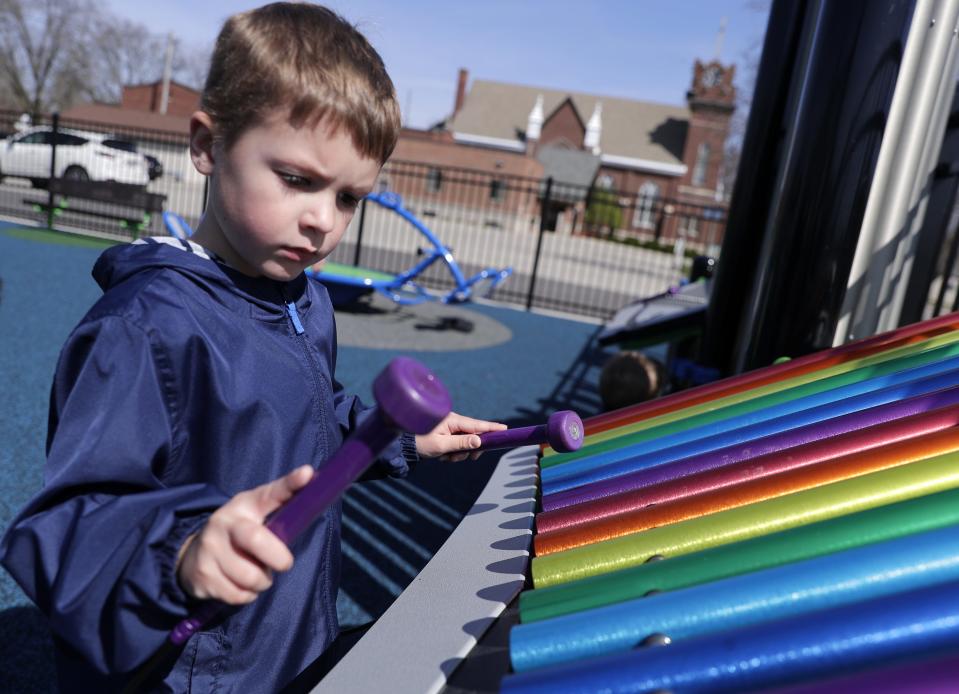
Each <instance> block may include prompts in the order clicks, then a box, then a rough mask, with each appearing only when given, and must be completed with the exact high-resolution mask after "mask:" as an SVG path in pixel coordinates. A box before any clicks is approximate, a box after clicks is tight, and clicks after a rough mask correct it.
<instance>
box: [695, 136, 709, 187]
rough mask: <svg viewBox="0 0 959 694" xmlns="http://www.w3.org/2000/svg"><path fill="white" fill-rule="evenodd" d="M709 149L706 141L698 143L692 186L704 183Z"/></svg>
mask: <svg viewBox="0 0 959 694" xmlns="http://www.w3.org/2000/svg"><path fill="white" fill-rule="evenodd" d="M709 150H710V148H709V144H707V143H706V142H703V143H702V144H700V145H699V149H697V150H696V166H694V167H693V180H692V183H693V185H694V186H702V185H704V184H705V183H706V169H707V167H708V166H709V155H710V151H709Z"/></svg>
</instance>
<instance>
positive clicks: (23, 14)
mask: <svg viewBox="0 0 959 694" xmlns="http://www.w3.org/2000/svg"><path fill="white" fill-rule="evenodd" d="M166 40H167V39H166V37H165V36H159V35H156V34H153V33H151V32H150V31H149V30H148V29H147V28H146V27H145V26H144V25H142V24H139V23H137V22H133V21H130V20H128V19H124V18H121V17H118V16H116V15H114V14H112V13H110V12H108V11H106V10H103V9H101V8H100V7H98V6H96V5H95V4H94V2H93V0H0V100H2V102H3V103H4V104H9V105H10V106H12V107H13V108H16V109H19V110H22V111H24V112H26V113H29V114H31V116H37V115H39V114H41V113H44V112H48V111H51V110H54V109H64V108H67V107H69V106H70V105H72V104H74V103H76V102H78V101H99V102H118V101H119V100H120V97H121V93H122V90H123V87H124V85H129V84H142V83H144V82H153V81H155V80H159V79H161V78H162V76H163V67H164V57H165V48H166ZM209 55H210V49H206V48H196V47H190V48H179V47H178V48H177V49H176V50H175V52H174V63H173V75H174V78H175V79H177V80H179V81H182V82H183V83H185V84H187V85H189V86H193V87H199V86H201V85H202V83H203V81H204V79H205V77H206V70H207V63H208V62H209Z"/></svg>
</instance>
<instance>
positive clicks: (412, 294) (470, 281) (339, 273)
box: [307, 191, 513, 306]
mask: <svg viewBox="0 0 959 694" xmlns="http://www.w3.org/2000/svg"><path fill="white" fill-rule="evenodd" d="M366 199H367V200H370V201H372V202H375V203H377V204H378V205H380V206H382V207H384V208H386V209H388V210H392V211H393V212H395V213H396V214H398V215H399V216H400V217H402V218H403V219H404V220H406V221H407V222H408V223H409V224H411V225H412V226H413V228H414V229H416V230H417V231H418V232H420V233H421V234H422V235H423V236H425V237H426V239H427V241H429V244H430V245H429V248H427V249H425V250H422V249H421V252H422V253H423V255H424V256H425V257H424V258H423V259H422V260H421V261H420V262H418V263H417V264H416V265H414V266H413V267H412V268H410V269H409V270H406V271H405V272H401V273H399V274H397V275H390V274H388V273H384V272H377V271H375V270H369V269H366V268H361V267H354V266H351V265H343V264H340V263H331V262H327V263H324V264H323V266H322V268H321V269H320V270H319V271H314V270H312V269H311V270H307V274H308V275H310V276H311V277H314V278H315V279H317V280H319V281H320V282H322V283H323V284H324V285H326V287H327V289H328V290H329V292H330V299H331V300H332V301H333V305H334V306H341V305H344V304H348V303H352V302H353V301H356V300H357V299H359V298H360V297H361V296H364V295H366V294H370V293H372V292H374V291H375V292H379V293H380V294H382V295H383V296H386V297H388V298H389V299H391V300H393V301H395V302H396V303H398V304H405V305H409V304H418V303H421V302H423V301H428V300H432V301H442V302H443V303H445V304H458V303H462V302H464V301H469V300H470V299H472V298H473V297H474V296H475V295H476V288H477V286H478V285H480V283H486V284H485V285H484V286H485V292H483V296H489V295H490V294H491V293H492V292H493V290H494V289H495V288H496V286H497V285H499V283H500V282H502V281H503V280H505V279H506V278H507V277H509V276H510V275H511V274H513V269H512V268H510V267H507V268H503V269H501V270H497V269H494V268H485V269H483V270H481V271H480V272H478V273H476V274H475V275H473V276H472V277H469V278H467V277H466V275H465V274H464V273H463V271H462V270H461V269H460V266H459V265H458V264H457V263H456V260H455V259H454V258H453V252H452V250H451V249H449V248H447V247H446V246H445V245H443V243H442V242H441V241H440V240H439V238H438V237H437V236H436V234H434V233H433V232H432V231H431V230H430V228H429V227H427V226H426V225H425V224H424V223H423V222H422V221H421V220H419V219H418V218H417V217H416V216H415V215H414V214H413V213H412V212H410V211H409V210H408V209H406V208H405V207H403V200H402V198H400V196H399V195H397V194H396V193H392V192H388V191H384V192H382V193H371V194H370V195H368V196H367V197H366ZM439 261H442V262H443V263H445V264H446V267H447V269H448V270H449V272H450V274H451V275H452V276H453V281H454V283H455V286H454V287H453V288H452V289H450V290H449V291H448V292H446V293H442V294H436V293H433V292H430V291H429V290H427V289H426V288H425V287H424V286H423V285H422V284H420V283H418V282H417V281H416V278H417V277H418V276H419V275H421V274H422V273H423V272H425V271H426V270H427V269H428V268H429V267H431V266H432V265H433V264H434V263H436V262H439Z"/></svg>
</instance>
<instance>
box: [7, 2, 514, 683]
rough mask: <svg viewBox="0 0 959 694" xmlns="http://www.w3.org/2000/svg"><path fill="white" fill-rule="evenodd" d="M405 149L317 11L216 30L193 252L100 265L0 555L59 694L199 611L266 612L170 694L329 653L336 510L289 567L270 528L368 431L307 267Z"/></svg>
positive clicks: (189, 665) (197, 648)
mask: <svg viewBox="0 0 959 694" xmlns="http://www.w3.org/2000/svg"><path fill="white" fill-rule="evenodd" d="M398 131H399V109H398V106H397V103H396V98H395V94H394V89H393V85H392V82H391V81H390V79H389V76H388V75H387V73H386V70H385V68H384V66H383V63H382V61H381V59H380V57H379V56H378V55H377V53H376V52H375V51H374V50H373V48H372V47H371V46H370V45H369V44H368V42H367V41H366V39H365V38H364V37H363V36H362V35H361V34H360V33H359V32H357V31H356V30H355V29H354V28H353V27H352V26H350V25H349V24H348V23H346V22H345V21H344V20H343V19H342V18H340V17H339V16H337V15H336V14H334V13H333V12H331V11H329V10H327V9H325V8H322V7H319V6H316V5H309V4H299V3H296V4H293V3H290V4H287V3H276V4H272V5H267V6H265V7H262V8H260V9H257V10H253V11H250V12H244V13H241V14H238V15H235V16H233V17H231V18H230V19H229V20H228V21H227V22H226V24H225V25H224V27H223V29H222V31H221V33H220V35H219V37H218V39H217V43H216V47H215V50H214V54H213V57H212V63H211V68H210V73H209V77H208V79H207V83H206V86H205V89H204V92H203V97H202V102H201V110H200V111H198V112H197V113H195V114H194V115H193V117H192V118H191V122H190V151H191V156H192V159H193V162H194V164H195V166H196V168H197V169H198V170H199V171H200V172H201V173H202V174H204V175H206V176H209V177H210V199H209V206H208V209H207V211H206V214H205V216H204V217H203V219H202V221H201V222H200V224H199V226H198V228H197V231H196V233H195V234H194V236H193V237H192V239H191V240H189V241H176V240H173V239H167V238H163V239H160V238H158V239H148V240H145V241H140V242H137V243H134V244H130V245H123V246H117V247H114V248H111V249H110V250H108V251H106V252H105V253H104V254H103V255H102V256H101V258H100V259H99V260H98V262H97V264H96V266H95V268H94V277H95V278H96V279H97V281H98V282H99V283H100V285H101V286H102V287H103V289H104V292H105V293H104V296H103V297H102V298H101V299H100V300H99V301H98V302H97V304H96V305H95V306H94V307H93V308H92V309H91V310H90V312H89V313H88V314H87V315H86V317H85V318H84V319H83V320H82V321H81V323H80V324H79V325H78V326H77V327H76V328H75V330H74V331H73V333H72V334H71V335H70V338H69V339H68V341H67V344H66V345H65V346H64V348H63V351H62V353H61V356H60V360H59V363H58V366H57V373H56V376H55V379H54V384H53V390H52V394H51V406H50V422H49V433H48V440H47V452H48V459H47V466H46V469H45V484H44V488H43V490H42V491H41V492H40V493H39V494H38V495H37V496H36V497H35V498H34V499H33V500H32V501H31V502H30V503H29V505H28V506H27V508H25V509H24V510H23V511H22V512H21V513H20V515H19V516H18V517H17V518H16V519H15V520H14V522H13V523H12V524H11V526H10V528H9V530H8V532H7V533H6V535H5V537H4V538H3V543H2V545H0V558H2V562H3V564H4V566H5V567H6V568H7V569H8V570H9V571H10V573H11V574H12V575H13V577H14V578H15V579H16V580H17V581H18V582H19V584H20V585H21V586H22V587H23V588H24V590H25V591H26V592H27V594H28V595H29V596H30V597H31V598H32V599H33V600H34V601H35V602H36V603H37V605H38V606H39V607H40V608H41V610H42V611H43V612H44V613H45V614H47V615H48V617H49V620H50V624H51V628H52V631H53V634H54V641H55V647H56V655H57V666H58V678H59V682H60V688H61V690H62V691H83V692H90V691H112V690H116V689H118V688H120V687H121V686H122V685H123V683H124V682H125V681H127V680H128V679H129V677H130V674H131V673H132V672H134V671H135V670H136V669H137V668H138V667H139V666H140V665H141V664H142V663H143V662H144V661H145V660H147V659H148V658H149V656H150V655H151V654H152V653H153V652H154V651H155V650H156V649H157V648H158V647H159V646H160V645H161V644H162V643H163V641H164V640H165V639H166V637H167V634H168V633H169V631H170V629H171V628H172V627H173V626H174V625H176V624H177V623H178V622H179V621H180V620H181V619H183V618H184V617H185V616H186V615H187V614H188V613H189V611H190V609H191V608H192V607H193V606H194V605H195V604H196V603H197V602H198V601H200V600H204V599H216V600H219V601H222V602H225V603H229V604H234V605H241V604H244V603H250V602H253V601H254V599H255V598H257V596H259V599H258V600H256V602H254V603H253V604H252V605H248V606H247V607H246V608H245V609H243V610H239V611H238V612H236V613H235V614H233V615H232V616H230V617H229V618H227V619H226V620H224V621H222V622H221V623H219V624H217V625H214V626H212V627H211V628H209V629H208V630H207V631H203V632H201V633H198V634H196V635H195V636H194V637H193V638H192V639H191V640H190V641H189V642H188V643H187V646H186V648H185V649H184V651H183V652H182V653H181V654H180V656H179V659H178V660H176V662H175V663H172V664H170V665H168V666H167V668H166V669H165V670H164V671H163V672H162V673H161V675H160V677H161V678H162V679H163V685H162V688H163V691H176V692H185V691H199V692H207V691H215V690H221V689H222V690H223V691H236V692H272V691H277V690H279V689H281V688H282V687H283V686H284V685H286V684H288V683H289V682H291V681H292V680H293V679H294V678H295V677H296V675H297V674H298V673H300V672H301V671H303V670H304V669H305V668H306V667H307V665H309V664H310V663H311V662H312V661H313V660H314V659H316V658H317V656H319V655H320V653H321V652H323V650H324V649H326V648H327V646H328V645H329V644H330V642H331V641H332V640H333V639H334V638H335V637H336V635H337V632H338V624H337V621H336V606H335V602H336V592H337V583H338V580H339V569H340V556H339V552H340V548H339V523H340V509H339V505H338V504H337V505H334V507H332V508H330V509H329V510H328V511H327V512H326V513H325V516H324V517H323V518H322V519H321V520H320V521H319V522H318V523H317V524H316V525H314V526H313V527H312V529H311V532H309V533H305V534H304V536H303V537H301V538H300V539H299V540H298V541H297V543H296V546H295V548H294V552H293V553H291V552H290V550H289V549H288V548H287V547H286V546H285V545H284V544H283V543H282V542H280V540H279V539H278V538H277V537H276V536H274V535H273V534H272V533H271V532H269V531H268V530H267V529H266V528H265V527H264V526H263V520H264V518H265V517H266V516H268V515H269V514H270V513H271V512H272V511H274V510H275V509H276V508H278V507H279V506H280V505H282V504H283V502H284V501H286V500H287V499H288V498H289V497H290V496H291V495H292V494H293V493H295V492H296V491H297V490H298V489H300V488H302V487H303V486H304V485H305V484H306V483H307V482H308V481H309V479H310V478H311V476H312V474H313V473H312V470H313V468H315V467H316V466H317V465H318V464H319V463H321V462H322V461H323V460H325V459H326V458H328V457H329V456H330V455H331V454H332V453H333V452H334V451H335V450H336V448H337V447H338V446H339V445H340V443H341V442H342V441H343V439H344V438H345V437H346V436H347V435H348V434H349V432H350V431H351V430H352V429H353V428H354V427H355V425H356V423H357V421H358V420H359V419H361V418H362V417H363V416H364V414H365V408H364V406H363V405H362V404H361V403H360V402H359V401H358V400H357V399H356V398H355V397H352V396H349V395H347V394H346V393H345V392H344V391H343V388H342V387H341V386H340V384H339V383H337V381H336V380H335V378H334V368H335V364H336V340H335V326H334V320H333V312H332V307H331V305H330V302H329V298H328V296H327V294H326V290H325V289H324V288H323V287H322V285H321V284H320V283H318V282H315V281H309V280H307V278H306V277H305V276H304V274H303V271H304V269H305V268H307V267H309V266H310V265H313V264H314V263H317V262H320V261H322V259H323V258H325V257H326V256H327V255H329V254H330V253H331V252H332V251H333V249H334V248H335V247H336V245H337V243H338V242H339V240H340V238H341V237H342V235H343V233H344V231H345V229H346V227H347V225H348V224H349V221H350V219H351V217H352V215H353V212H354V210H355V209H356V206H357V204H358V203H359V201H360V200H361V199H362V198H363V196H364V195H366V194H367V193H368V192H369V191H370V190H371V189H372V187H373V185H374V182H375V181H376V178H377V175H378V174H379V171H380V168H381V167H382V165H383V163H384V162H385V161H386V159H387V158H388V157H389V155H390V153H391V152H392V149H393V146H394V144H395V142H396V138H397V135H398ZM501 428H503V425H501V424H494V423H492V422H485V421H481V420H475V419H470V418H467V417H463V416H460V415H457V414H455V413H453V414H451V415H450V416H449V417H447V419H446V420H444V422H443V423H441V424H440V426H439V427H438V428H437V429H436V430H435V431H434V432H432V433H431V434H429V435H426V436H421V437H415V439H414V437H412V436H404V437H403V438H402V439H401V441H400V442H398V443H397V444H396V445H395V446H393V447H392V448H391V449H390V450H389V451H388V452H387V454H385V455H384V456H383V459H382V460H381V461H379V463H378V465H379V469H380V471H381V473H383V474H391V475H402V474H405V472H406V471H407V469H408V466H409V464H410V463H411V462H412V461H414V460H415V459H416V458H417V457H418V456H430V457H434V456H446V457H449V458H451V459H463V458H465V457H467V456H469V455H470V453H469V452H470V450H471V449H473V448H476V447H478V446H479V443H480V442H479V437H478V436H477V434H479V433H482V432H484V431H491V430H496V429H501ZM294 554H295V555H296V561H295V562H294V559H293V556H294ZM267 589H270V590H267ZM261 593H262V595H261Z"/></svg>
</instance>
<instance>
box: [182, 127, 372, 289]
mask: <svg viewBox="0 0 959 694" xmlns="http://www.w3.org/2000/svg"><path fill="white" fill-rule="evenodd" d="M204 116H206V114H203V113H198V114H194V117H193V122H192V123H191V135H192V138H191V150H192V153H193V160H194V163H195V165H196V166H197V169H198V170H199V171H200V172H201V173H204V174H207V175H211V180H210V200H209V205H208V208H207V211H206V214H205V215H204V217H203V219H202V220H201V222H200V225H199V227H198V228H197V232H196V234H194V236H193V238H194V240H195V241H197V242H198V243H200V244H201V245H203V246H206V247H207V248H209V249H210V250H212V251H213V252H214V253H217V254H218V255H220V256H221V257H222V258H223V259H224V260H225V261H226V262H227V263H229V264H230V265H232V266H233V267H234V268H236V269H237V270H239V271H241V272H243V273H245V274H247V275H250V276H253V277H259V276H266V277H270V278H272V279H275V280H290V279H293V278H294V277H297V276H298V275H299V274H300V273H301V272H303V270H304V269H306V268H307V267H309V266H310V265H313V264H314V263H317V262H319V261H321V260H322V259H324V258H325V257H326V256H328V255H329V254H330V253H331V252H332V251H333V249H334V248H336V244H338V243H339V241H340V238H342V236H343V232H344V231H346V227H347V225H348V224H349V223H350V220H351V219H352V218H353V213H354V212H355V211H356V207H357V205H358V204H359V201H360V200H361V199H362V198H363V196H364V195H366V194H367V193H369V192H370V190H372V188H373V184H374V183H375V181H376V177H377V175H378V174H379V171H380V163H379V161H376V160H374V159H370V158H368V157H365V156H363V155H361V154H360V153H359V152H358V151H357V150H356V148H355V147H354V146H353V141H352V138H351V137H350V136H349V134H348V133H347V132H346V130H345V129H342V128H341V129H340V130H339V131H337V132H331V131H330V129H329V128H328V127H327V125H326V124H325V123H323V122H321V123H319V124H318V125H316V126H310V125H304V126H302V127H299V128H294V127H293V126H292V125H290V123H289V122H288V120H287V118H286V114H285V113H282V112H278V113H275V114H273V116H272V117H270V118H268V119H266V120H265V121H264V122H262V123H260V124H259V125H255V126H253V127H251V128H249V129H248V130H246V131H244V132H243V133H242V134H241V135H240V136H239V138H237V140H236V141H235V142H234V143H233V145H232V146H231V147H230V148H229V149H225V148H224V147H223V146H222V145H221V144H219V143H217V144H213V142H212V139H210V138H209V137H208V135H209V133H210V132H212V124H211V123H209V117H208V116H207V117H206V119H205V122H204V118H203V117H204Z"/></svg>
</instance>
